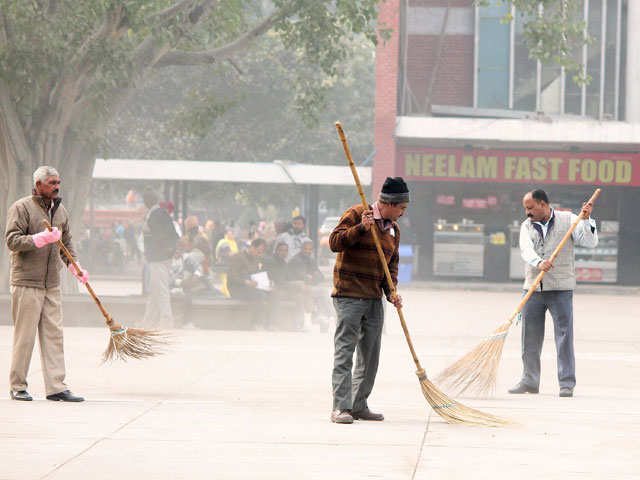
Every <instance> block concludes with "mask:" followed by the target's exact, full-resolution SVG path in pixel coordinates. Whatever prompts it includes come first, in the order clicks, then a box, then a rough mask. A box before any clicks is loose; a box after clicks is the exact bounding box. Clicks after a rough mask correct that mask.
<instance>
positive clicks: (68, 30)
mask: <svg viewBox="0 0 640 480" xmlns="http://www.w3.org/2000/svg"><path fill="white" fill-rule="evenodd" d="M377 4H378V1H377V0H333V1H329V0H327V1H321V0H273V1H272V2H267V1H260V0H225V1H224V2H223V1H219V0H4V1H3V2H2V5H1V6H0V71H1V72H2V73H0V156H1V158H0V182H1V186H2V192H5V193H4V194H0V216H1V217H2V219H3V222H4V219H5V218H6V210H7V207H8V205H9V204H10V203H11V202H13V201H14V200H15V199H16V198H18V197H19V196H21V195H24V193H25V192H28V191H30V188H31V180H30V175H31V173H32V172H33V170H34V169H35V168H36V166H37V165H39V164H42V163H46V164H50V165H53V166H55V167H57V168H58V169H59V171H60V173H61V175H62V177H63V182H64V185H65V187H64V193H65V197H66V200H65V201H66V204H67V206H68V207H70V209H71V211H72V213H73V212H77V211H78V210H80V208H79V207H80V206H82V205H83V202H84V199H85V198H86V197H87V192H88V188H89V178H90V175H91V172H92V169H93V164H94V158H95V153H96V149H97V146H98V143H99V141H100V139H101V138H102V136H103V134H104V132H105V129H106V126H107V124H108V122H109V120H110V119H112V118H113V117H114V116H115V115H116V114H117V113H118V112H119V111H120V109H121V108H122V106H123V105H126V103H127V102H129V101H130V99H131V98H132V96H133V94H134V92H135V89H136V85H137V84H138V83H139V82H140V81H142V80H143V79H144V78H146V77H148V76H149V75H152V74H153V72H154V71H157V70H156V69H159V68H162V67H169V66H177V67H184V66H192V65H212V64H216V63H220V62H224V61H230V62H232V61H233V57H234V56H239V55H243V54H246V52H247V51H248V50H249V47H250V46H251V44H252V42H253V40H255V39H256V38H259V37H261V36H263V35H264V34H265V33H267V32H273V34H274V35H275V36H276V37H277V38H278V39H279V41H281V42H282V43H283V45H285V46H286V47H287V48H289V49H290V50H294V49H300V50H301V51H302V52H303V53H304V57H305V59H306V60H307V61H308V62H309V63H311V64H314V65H316V66H317V67H318V68H320V69H321V71H322V72H324V73H325V74H327V75H334V74H335V73H336V64H337V63H338V62H339V61H340V60H342V59H344V58H345V56H346V55H347V47H346V42H344V39H345V38H349V37H352V36H354V35H359V34H363V35H365V36H366V37H367V38H368V39H369V40H370V41H372V42H375V41H376V40H377V36H378V30H377V28H378V27H377V26H376V25H375V22H374V21H375V19H376V13H377ZM383 33H384V31H383ZM318 87H319V85H318V84H317V83H316V82H310V83H309V82H306V83H305V82H301V83H300V85H299V88H300V89H299V93H300V94H301V98H300V101H301V104H304V102H305V100H307V102H309V99H311V100H310V101H311V103H313V101H315V100H317V97H314V90H315V89H317V88H318ZM67 185H68V186H67ZM75 217H77V215H76V216H75ZM75 217H74V216H73V215H72V218H75ZM2 248H4V242H3V247H2ZM0 269H1V270H2V271H3V272H4V271H6V254H4V252H2V251H1V250H0Z"/></svg>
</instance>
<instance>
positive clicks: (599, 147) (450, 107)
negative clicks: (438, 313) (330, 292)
mask: <svg viewBox="0 0 640 480" xmlns="http://www.w3.org/2000/svg"><path fill="white" fill-rule="evenodd" d="M506 8H507V7H506V6H504V5H501V4H499V3H498V2H495V4H493V5H488V6H483V7H479V6H476V5H474V2H473V1H472V0H451V1H442V0H440V1H438V0H386V1H385V2H381V4H380V16H379V21H380V23H381V24H384V26H386V27H389V28H391V29H392V30H393V33H392V36H391V38H390V39H389V40H387V41H386V42H385V41H381V42H380V43H379V45H378V48H377V64H376V82H377V83H376V107H375V108H376V111H375V115H376V120H375V147H376V158H375V161H374V170H373V189H374V191H378V190H379V188H380V186H381V185H382V182H383V181H384V178H385V177H387V176H395V175H400V176H403V177H405V178H406V179H407V180H408V181H409V182H410V186H411V189H412V194H413V198H412V205H411V209H410V213H409V224H408V225H407V230H408V231H409V232H410V234H409V236H408V237H407V241H408V242H411V243H412V244H414V245H415V246H417V247H418V248H416V249H414V253H415V254H416V255H417V257H418V258H417V261H416V262H415V263H414V264H415V265H416V267H417V271H416V272H414V273H417V276H418V277H419V278H434V277H443V278H446V277H456V278H470V279H471V278H482V279H485V280H495V281H508V280H515V279H518V278H521V277H522V270H523V265H522V262H521V260H520V259H519V251H518V242H517V230H518V226H519V224H520V223H521V222H522V220H523V219H524V216H523V209H522V203H521V200H522V196H523V194H524V193H525V192H527V191H529V190H531V189H534V188H543V189H545V190H546V191H547V193H548V194H549V196H550V198H551V202H552V205H553V206H554V207H555V208H558V209H570V210H572V211H574V212H577V211H578V210H579V208H580V205H581V203H582V202H583V201H585V200H586V199H587V198H589V196H590V195H591V194H592V193H593V191H594V190H595V188H598V187H600V188H602V190H603V193H602V195H601V197H600V198H599V199H598V203H597V206H596V210H595V212H596V213H595V214H594V217H596V218H597V220H598V221H599V229H600V232H601V236H600V238H601V241H600V245H599V246H598V247H597V248H596V249H592V250H581V249H577V254H576V255H577V257H576V266H577V273H578V278H579V279H580V281H583V282H604V283H616V284H628V285H639V284H640V253H639V251H640V248H638V247H639V243H640V214H638V213H637V205H638V204H639V203H640V156H639V153H638V150H640V49H632V48H627V46H629V45H637V44H640V43H639V42H640V38H639V37H640V31H639V30H638V29H634V28H628V26H630V25H640V1H639V2H636V1H627V0H583V2H582V6H581V9H580V12H579V15H580V17H581V18H582V19H583V20H584V22H585V25H586V28H587V30H588V33H589V35H590V36H591V38H592V39H593V40H592V41H591V42H590V43H589V44H587V45H585V46H584V47H583V48H580V49H576V51H575V52H574V53H573V55H574V59H575V60H576V63H580V64H582V65H583V66H584V70H583V72H582V73H583V74H584V75H588V76H590V78H591V81H590V82H589V83H588V84H585V85H582V86H580V85H578V84H577V83H576V82H575V81H574V78H573V77H574V75H575V73H574V72H567V71H565V70H564V69H562V68H560V67H558V66H556V65H546V64H544V63H541V62H538V61H535V60H532V59H530V58H529V52H528V50H527V47H526V46H525V45H524V41H523V23H524V21H523V18H522V17H521V16H520V15H519V14H518V12H517V11H511V12H509V11H508V10H507V9H506ZM507 13H511V14H512V15H513V17H514V20H513V21H512V22H503V21H501V19H502V18H503V17H504V16H505V14H507ZM540 13H541V14H543V13H544V12H542V11H541V12H540ZM549 13H550V12H547V14H549Z"/></svg>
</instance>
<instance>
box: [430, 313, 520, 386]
mask: <svg viewBox="0 0 640 480" xmlns="http://www.w3.org/2000/svg"><path fill="white" fill-rule="evenodd" d="M510 326H511V322H507V323H504V324H503V325H501V326H500V327H499V328H498V329H496V330H495V331H494V332H493V333H492V334H491V335H490V336H489V337H488V338H486V339H485V340H484V341H482V342H481V343H480V344H479V345H478V346H477V347H476V348H474V349H473V350H471V351H470V352H469V353H467V354H466V355H465V356H464V357H462V358H461V359H460V360H458V361H457V362H455V363H454V364H453V365H450V366H449V367H447V368H446V369H444V370H443V371H442V372H441V373H440V375H438V377H437V380H438V382H441V383H444V384H446V385H448V386H449V387H451V390H452V391H453V392H455V393H456V395H461V394H462V393H464V392H466V391H467V390H470V391H471V392H473V393H476V394H477V395H489V394H492V393H493V392H494V391H495V387H496V378H497V377H498V367H499V366H500V359H501V358H502V349H503V347H504V342H505V340H506V338H507V334H508V333H509V327H510Z"/></svg>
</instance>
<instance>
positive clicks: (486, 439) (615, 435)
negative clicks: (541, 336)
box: [415, 396, 640, 479]
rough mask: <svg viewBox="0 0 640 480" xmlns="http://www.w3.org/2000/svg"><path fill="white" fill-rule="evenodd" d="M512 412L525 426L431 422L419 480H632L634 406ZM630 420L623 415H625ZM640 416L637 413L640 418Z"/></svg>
mask: <svg viewBox="0 0 640 480" xmlns="http://www.w3.org/2000/svg"><path fill="white" fill-rule="evenodd" d="M530 399H533V400H532V401H529V402H526V403H528V406H526V407H524V406H523V405H522V403H521V402H519V403H521V404H520V405H519V406H517V407H515V408H513V409H512V410H511V411H510V410H509V409H508V408H503V409H502V410H503V411H505V412H507V413H508V414H509V416H510V417H511V418H513V419H516V420H518V421H519V422H520V424H519V425H516V426H513V427H510V428H501V429H481V428H472V427H465V426H462V427H461V428H451V426H450V425H446V424H443V423H437V422H436V423H431V424H430V425H429V433H428V434H427V438H426V442H425V444H424V446H423V451H422V455H421V458H420V461H419V465H418V468H417V474H416V477H415V478H416V479H427V478H447V479H449V478H451V479H458V478H469V472H474V477H473V478H481V479H482V478H487V479H489V478H491V479H496V478H512V477H515V478H525V479H529V478H531V479H534V478H535V479H539V478H545V479H546V478H594V479H596V478H598V479H599V478H631V476H633V475H637V472H638V469H639V468H640V460H638V459H637V456H636V455H634V454H632V452H631V450H630V449H629V446H630V445H632V444H634V443H635V444H637V443H638V442H640V428H639V427H640V411H638V409H637V408H635V410H633V408H634V407H633V406H632V402H627V405H621V411H619V412H616V411H605V410H603V409H602V408H601V402H600V401H599V399H582V400H579V399H576V398H574V399H559V398H558V399H556V398H553V397H545V396H530ZM625 407H626V408H628V409H629V410H626V411H627V412H630V413H628V414H627V415H624V414H622V413H621V412H624V411H625ZM634 412H635V413H634Z"/></svg>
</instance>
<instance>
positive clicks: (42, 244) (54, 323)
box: [6, 166, 89, 402]
mask: <svg viewBox="0 0 640 480" xmlns="http://www.w3.org/2000/svg"><path fill="white" fill-rule="evenodd" d="M33 183H34V190H33V194H32V195H30V196H28V197H24V198H22V199H20V200H18V201H17V202H15V203H14V204H13V205H11V207H10V208H9V213H8V218H7V228H6V240H7V246H8V247H9V250H10V252H11V316H12V319H13V325H14V330H13V356H12V359H11V372H10V375H9V381H10V383H11V392H10V397H11V398H12V399H13V400H21V401H31V400H33V398H32V397H31V395H30V394H29V393H28V392H27V373H28V371H29V365H30V363H31V355H32V353H33V347H34V345H35V339H36V333H37V334H38V339H39V341H40V359H41V363H42V375H43V376H44V384H45V389H46V396H47V400H52V401H63V402H82V401H83V400H84V399H83V398H82V397H78V396H76V395H73V394H72V393H71V392H70V391H69V389H68V388H67V385H66V384H65V383H64V379H65V365H64V350H63V338H62V304H61V296H60V267H61V266H62V262H61V261H60V260H61V256H60V247H59V246H58V245H57V243H58V242H59V241H60V240H61V241H62V244H64V246H65V247H66V248H67V250H68V251H69V252H70V253H71V255H72V256H73V257H74V259H75V253H74V250H73V245H72V243H71V233H70V230H69V215H68V214H67V211H66V210H65V208H64V206H62V204H61V198H60V197H59V196H58V194H59V191H60V175H59V174H58V172H57V171H56V169H55V168H53V167H49V166H42V167H40V168H38V169H37V170H36V171H35V172H34V173H33ZM47 224H50V225H52V226H53V228H52V229H49V228H47ZM63 260H64V262H65V263H66V265H67V267H68V268H69V270H70V271H71V273H73V275H74V276H75V277H76V278H77V279H78V280H79V281H80V282H82V283H86V282H87V280H88V278H89V275H88V273H87V271H86V270H84V269H83V268H82V267H81V266H80V264H79V263H78V262H76V265H78V270H76V269H75V267H74V266H73V265H72V263H71V262H70V260H69V259H67V258H66V257H64V258H63Z"/></svg>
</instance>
